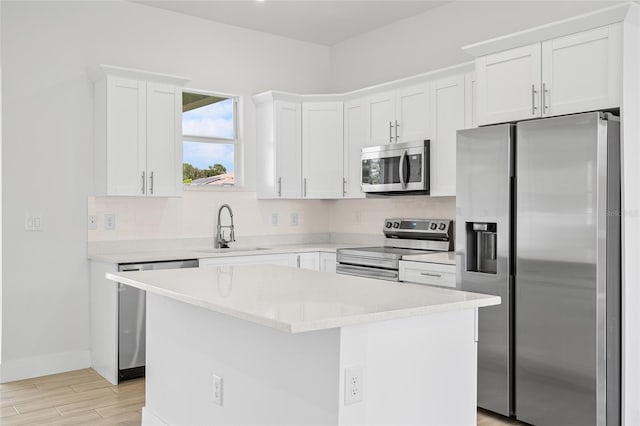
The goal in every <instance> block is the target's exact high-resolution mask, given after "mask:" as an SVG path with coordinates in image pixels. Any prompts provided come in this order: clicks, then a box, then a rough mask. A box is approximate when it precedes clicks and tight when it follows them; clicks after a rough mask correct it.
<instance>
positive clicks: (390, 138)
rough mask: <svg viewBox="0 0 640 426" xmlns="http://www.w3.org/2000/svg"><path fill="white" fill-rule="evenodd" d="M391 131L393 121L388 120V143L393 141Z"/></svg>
mask: <svg viewBox="0 0 640 426" xmlns="http://www.w3.org/2000/svg"><path fill="white" fill-rule="evenodd" d="M392 131H393V123H391V122H389V143H393V135H392V133H391V132H392Z"/></svg>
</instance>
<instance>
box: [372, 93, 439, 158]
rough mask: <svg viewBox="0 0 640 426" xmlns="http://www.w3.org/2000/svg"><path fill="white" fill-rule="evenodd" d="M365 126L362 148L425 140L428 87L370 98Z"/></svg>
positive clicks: (427, 127) (381, 94) (380, 94)
mask: <svg viewBox="0 0 640 426" xmlns="http://www.w3.org/2000/svg"><path fill="white" fill-rule="evenodd" d="M365 123H366V124H365V127H366V133H365V137H366V140H365V146H376V145H384V144H388V143H397V142H410V141H417V140H425V139H429V136H430V132H429V130H430V126H429V85H428V84H427V83H423V84H417V85H414V86H409V87H404V88H401V89H398V90H393V91H387V92H382V93H376V94H374V95H371V96H370V97H369V98H368V100H367V102H366V122H365Z"/></svg>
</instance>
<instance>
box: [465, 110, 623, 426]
mask: <svg viewBox="0 0 640 426" xmlns="http://www.w3.org/2000/svg"><path fill="white" fill-rule="evenodd" d="M619 141H620V125H619V120H618V118H617V117H615V116H614V115H612V114H609V113H602V112H591V113H583V114H576V115H570V116H563V117H555V118H546V119H539V120H531V121H526V122H519V123H515V124H503V125H495V126H488V127H482V128H477V129H469V130H461V131H458V137H457V193H456V211H457V213H456V214H457V221H456V253H457V259H458V262H459V263H458V267H457V269H458V273H457V285H458V287H459V288H461V289H463V290H468V291H475V292H479V293H488V294H495V295H499V296H501V297H502V304H501V305H499V306H495V307H490V308H485V309H481V310H480V312H479V321H478V323H479V324H478V328H479V340H478V405H479V406H480V407H482V408H485V409H488V410H491V411H494V412H497V413H500V414H503V415H506V416H509V415H511V416H515V417H516V418H518V419H520V420H522V421H524V422H527V423H531V424H534V425H541V426H542V425H580V426H584V425H605V424H608V425H617V424H619V423H620V269H621V260H620V247H621V243H620V214H621V212H620V143H619Z"/></svg>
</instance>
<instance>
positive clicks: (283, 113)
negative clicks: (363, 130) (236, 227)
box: [254, 92, 344, 199]
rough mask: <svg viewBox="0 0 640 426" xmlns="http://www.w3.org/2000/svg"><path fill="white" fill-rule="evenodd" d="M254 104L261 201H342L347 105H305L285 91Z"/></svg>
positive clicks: (258, 97)
mask: <svg viewBox="0 0 640 426" xmlns="http://www.w3.org/2000/svg"><path fill="white" fill-rule="evenodd" d="M254 102H255V104H256V113H257V156H256V159H257V164H256V169H257V191H258V198H275V199H278V198H282V199H301V198H314V199H323V198H325V199H326V198H328V199H335V198H342V196H343V187H344V185H343V149H344V148H343V137H344V135H343V132H344V129H343V121H344V112H343V107H342V102H334V101H318V102H303V101H302V97H301V96H297V95H291V94H288V93H281V92H266V93H262V94H259V95H256V96H254Z"/></svg>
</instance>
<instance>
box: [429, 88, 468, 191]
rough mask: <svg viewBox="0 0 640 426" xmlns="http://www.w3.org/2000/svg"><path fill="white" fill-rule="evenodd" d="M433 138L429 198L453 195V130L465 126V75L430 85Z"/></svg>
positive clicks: (430, 146)
mask: <svg viewBox="0 0 640 426" xmlns="http://www.w3.org/2000/svg"><path fill="white" fill-rule="evenodd" d="M431 102H432V108H431V111H432V122H433V137H432V138H431V142H430V145H429V151H430V154H429V155H430V159H431V161H430V163H431V181H430V191H429V193H430V195H431V196H455V195H456V131H458V130H460V129H463V128H464V127H465V76H464V75H457V76H452V77H447V78H443V79H439V80H436V81H434V82H432V84H431Z"/></svg>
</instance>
